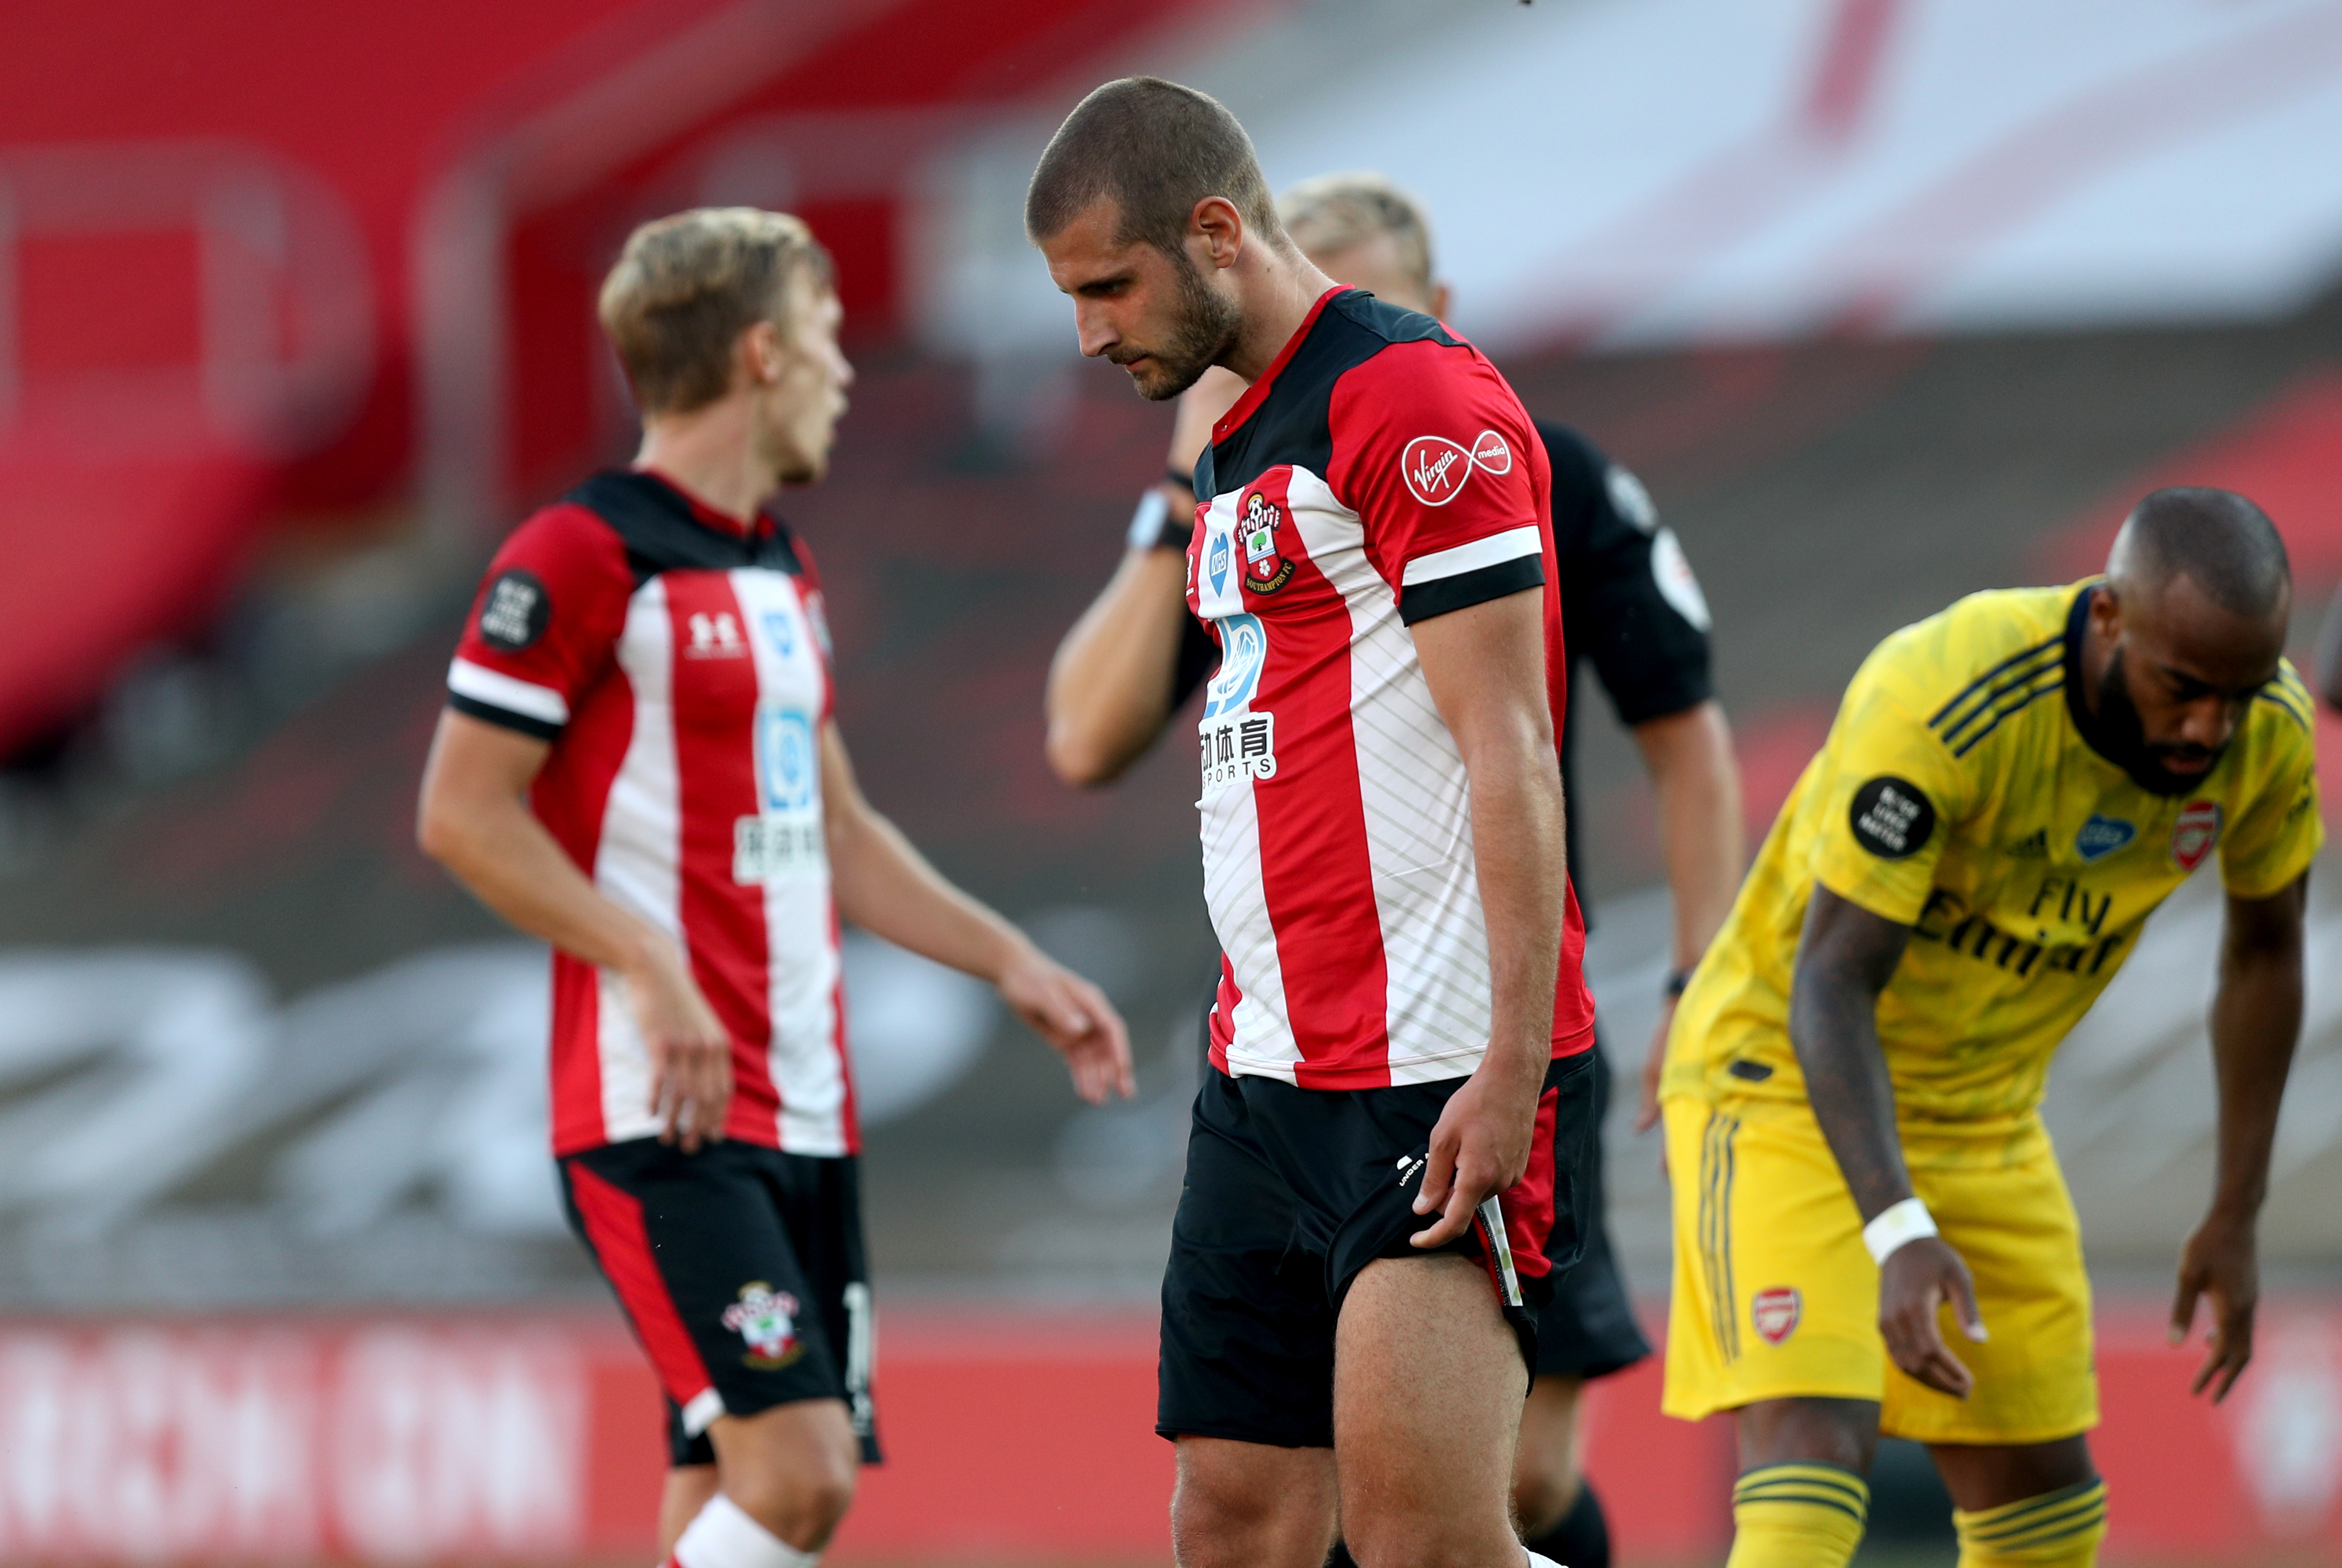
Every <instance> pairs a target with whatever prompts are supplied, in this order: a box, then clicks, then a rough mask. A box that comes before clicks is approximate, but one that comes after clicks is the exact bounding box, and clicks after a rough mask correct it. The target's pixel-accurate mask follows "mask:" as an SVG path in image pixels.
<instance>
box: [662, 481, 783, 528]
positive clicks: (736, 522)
mask: <svg viewBox="0 0 2342 1568" xmlns="http://www.w3.org/2000/svg"><path fill="white" fill-rule="evenodd" d="M634 472H635V473H636V474H641V475H642V476H643V477H644V478H646V479H654V480H656V481H657V482H658V483H659V484H663V485H665V486H666V488H667V489H669V490H672V491H674V492H675V494H676V499H678V500H680V501H681V502H682V503H683V504H684V508H685V510H686V511H687V512H689V513H690V514H691V520H692V521H693V522H694V523H696V524H699V525H700V526H701V527H703V528H709V529H713V530H714V531H715V532H716V533H718V534H724V535H726V537H729V538H733V539H754V538H756V537H757V536H758V535H759V534H764V533H766V532H767V531H768V530H769V529H770V528H771V526H772V523H773V519H772V518H771V517H769V516H767V515H766V514H764V513H761V512H760V513H758V514H756V516H754V517H746V518H742V517H735V516H734V515H733V514H731V513H729V512H723V511H719V510H717V509H716V507H713V506H710V505H709V504H707V503H706V502H705V501H702V500H701V499H700V498H699V497H698V496H696V495H695V494H692V493H691V492H690V491H689V490H688V489H686V487H685V486H684V485H683V484H682V483H681V482H680V481H679V480H677V479H676V478H675V477H674V476H673V475H671V474H662V473H660V472H659V471H658V470H657V469H656V468H636V469H635V470H634Z"/></svg>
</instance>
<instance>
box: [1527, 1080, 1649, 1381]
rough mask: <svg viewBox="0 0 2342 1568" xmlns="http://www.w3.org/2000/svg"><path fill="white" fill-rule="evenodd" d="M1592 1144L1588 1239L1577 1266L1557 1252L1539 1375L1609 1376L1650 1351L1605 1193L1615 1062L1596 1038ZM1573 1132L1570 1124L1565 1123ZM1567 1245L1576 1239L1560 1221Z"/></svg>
mask: <svg viewBox="0 0 2342 1568" xmlns="http://www.w3.org/2000/svg"><path fill="white" fill-rule="evenodd" d="M1593 1055H1594V1067H1593V1073H1594V1131H1593V1134H1592V1139H1593V1146H1592V1148H1591V1150H1590V1152H1589V1153H1588V1154H1587V1157H1586V1225H1585V1238H1586V1246H1585V1251H1584V1252H1583V1253H1581V1254H1580V1256H1579V1257H1578V1260H1577V1263H1576V1266H1574V1267H1573V1266H1570V1265H1568V1264H1566V1263H1562V1262H1560V1261H1559V1260H1558V1259H1555V1258H1554V1253H1553V1252H1552V1250H1551V1249H1550V1248H1548V1249H1547V1252H1546V1257H1547V1258H1548V1259H1552V1260H1553V1261H1554V1264H1555V1266H1554V1271H1553V1281H1554V1285H1553V1299H1552V1300H1551V1301H1549V1302H1547V1303H1546V1304H1545V1309H1544V1310H1543V1311H1542V1312H1540V1313H1537V1352H1536V1374H1537V1375H1538V1376H1539V1377H1576V1378H1588V1379H1591V1378H1596V1377H1607V1376H1609V1375H1610V1373H1614V1372H1620V1371H1623V1370H1625V1369H1626V1368H1627V1367H1630V1366H1632V1365H1634V1364H1635V1363H1636V1362H1638V1361H1641V1360H1642V1359H1643V1358H1644V1357H1645V1356H1647V1355H1649V1354H1650V1353H1651V1342H1650V1341H1648V1340H1646V1339H1645V1338H1644V1337H1643V1330H1642V1327H1641V1325H1640V1324H1638V1323H1636V1321H1635V1307H1634V1303H1633V1301H1632V1300H1631V1299H1630V1298H1629V1297H1628V1295H1627V1293H1626V1279H1625V1277H1624V1276H1623V1275H1622V1274H1621V1273H1619V1270H1618V1258H1617V1254H1616V1253H1615V1252H1614V1251H1613V1250H1612V1249H1611V1246H1610V1221H1609V1216H1608V1211H1607V1210H1606V1208H1605V1207H1604V1205H1603V1199H1602V1124H1603V1121H1604V1118H1606V1116H1608V1114H1610V1064H1609V1063H1608V1062H1607V1061H1606V1059H1604V1057H1603V1055H1602V1047H1601V1045H1600V1044H1596V1046H1595V1048H1594V1052H1593ZM1562 1133H1563V1135H1566V1134H1567V1129H1566V1128H1565V1129H1562ZM1554 1234H1555V1237H1556V1240H1557V1241H1560V1242H1561V1243H1564V1244H1565V1245H1566V1244H1568V1243H1571V1242H1574V1241H1575V1240H1576V1238H1575V1237H1573V1236H1571V1235H1569V1234H1568V1233H1567V1232H1566V1230H1565V1229H1563V1228H1561V1227H1556V1229H1555V1232H1554Z"/></svg>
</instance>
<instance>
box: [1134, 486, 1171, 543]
mask: <svg viewBox="0 0 2342 1568" xmlns="http://www.w3.org/2000/svg"><path fill="white" fill-rule="evenodd" d="M1170 515H1171V503H1170V502H1169V501H1168V500H1167V499H1166V498H1165V496H1164V494H1163V492H1162V491H1160V490H1157V489H1156V488H1155V487H1154V486H1153V485H1149V486H1147V490H1146V494H1144V495H1142V496H1140V497H1139V498H1138V510H1137V511H1136V512H1134V513H1132V514H1130V532H1129V534H1128V535H1127V537H1128V538H1129V540H1130V547H1131V548H1132V549H1134V550H1152V549H1154V548H1155V547H1156V544H1160V543H1161V542H1162V539H1163V524H1164V523H1165V521H1166V520H1167V519H1168V518H1169V517H1170Z"/></svg>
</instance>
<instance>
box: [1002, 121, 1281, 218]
mask: <svg viewBox="0 0 2342 1568" xmlns="http://www.w3.org/2000/svg"><path fill="white" fill-rule="evenodd" d="M1101 196H1110V197H1112V198H1113V199H1114V202H1115V205H1116V207H1117V208H1118V209H1119V212H1120V215H1121V227H1120V229H1119V231H1118V232H1117V234H1116V243H1117V244H1119V245H1133V244H1136V243H1137V242H1138V241H1140V240H1144V241H1146V243H1147V244H1148V245H1153V246H1154V247H1155V248H1156V250H1159V251H1162V252H1164V253H1165V254H1166V255H1180V254H1182V253H1181V251H1180V246H1181V245H1182V244H1183V243H1184V242H1185V241H1186V237H1187V224H1188V221H1189V219H1191V218H1192V217H1193V216H1194V215H1195V212H1196V203H1197V202H1200V201H1202V200H1203V199H1204V198H1205V197H1206V196H1223V197H1226V199H1227V200H1228V201H1229V202H1230V203H1231V204H1233V205H1234V206H1235V207H1236V211H1237V213H1238V214H1239V215H1242V216H1243V218H1244V221H1245V223H1246V225H1247V226H1248V227H1250V228H1251V229H1252V231H1253V232H1254V233H1255V234H1256V235H1259V236H1260V237H1261V238H1263V239H1264V240H1266V241H1267V242H1268V243H1269V244H1270V245H1276V246H1280V247H1281V246H1282V245H1284V244H1285V231H1284V229H1283V228H1282V227H1281V226H1280V225H1278V223H1277V221H1276V202H1275V201H1274V200H1273V199H1271V197H1270V195H1269V191H1268V180H1267V177H1266V175H1263V174H1262V173H1261V172H1260V158H1259V157H1258V155H1256V154H1255V153H1254V152H1253V147H1252V138H1251V137H1250V136H1247V135H1245V128H1244V127H1243V126H1242V125H1238V124H1237V123H1236V116H1235V115H1231V114H1229V113H1228V112H1227V110H1226V108H1224V107H1222V106H1221V105H1220V103H1219V101H1218V100H1217V99H1216V98H1214V97H1212V96H1211V95H1208V94H1205V93H1199V92H1197V91H1196V89H1195V88H1193V87H1183V86H1181V85H1179V84H1178V83H1176V82H1166V81H1164V80H1163V79H1162V78H1160V77H1158V76H1125V77H1124V78H1122V80H1120V81H1118V82H1108V83H1107V84H1106V85H1105V86H1103V87H1100V88H1098V89H1097V90H1096V92H1093V93H1092V94H1091V95H1089V96H1088V97H1086V98H1084V99H1083V100H1082V101H1081V102H1080V103H1078V104H1076V105H1074V112H1073V113H1072V114H1070V115H1066V123H1065V124H1064V125H1059V126H1058V127H1057V134H1056V135H1054V136H1052V137H1050V138H1049V145H1048V146H1047V147H1046V149H1044V151H1043V152H1042V154H1041V162H1040V163H1039V164H1038V165H1036V167H1035V168H1034V170H1033V183H1032V185H1029V186H1027V187H1026V192H1025V233H1026V237H1027V238H1029V239H1030V240H1032V242H1033V243H1034V244H1035V245H1039V244H1041V243H1042V242H1044V241H1046V240H1047V239H1049V238H1050V237H1052V236H1053V235H1056V234H1057V233H1058V232H1059V231H1061V230H1063V229H1064V228H1065V226H1066V225H1067V224H1070V223H1072V222H1073V221H1074V220H1075V219H1076V218H1077V217H1079V216H1080V215H1082V214H1083V213H1084V212H1086V210H1088V208H1089V205H1090V204H1091V203H1092V202H1095V201H1096V200H1097V199H1098V198H1099V197H1101Z"/></svg>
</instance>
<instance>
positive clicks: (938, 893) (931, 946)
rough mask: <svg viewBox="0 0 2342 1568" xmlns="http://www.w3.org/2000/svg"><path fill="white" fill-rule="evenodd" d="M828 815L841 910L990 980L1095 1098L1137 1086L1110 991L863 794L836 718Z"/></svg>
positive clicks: (825, 763) (827, 741) (829, 746)
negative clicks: (942, 869)
mask: <svg viewBox="0 0 2342 1568" xmlns="http://www.w3.org/2000/svg"><path fill="white" fill-rule="evenodd" d="M821 789H822V814H823V818H824V823H825V825H826V829H827V834H828V845H829V868H830V885H831V888H832V891H833V892H834V894H835V895H836V899H837V909H838V913H839V914H841V915H842V916H844V917H845V918H846V919H847V920H850V921H852V922H853V923H854V924H856V925H858V926H860V927H862V928H863V929H864V930H865V931H867V932H869V933H871V934H873V935H875V936H883V937H885V938H886V940H887V941H889V942H892V943H894V944H896V945H898V946H901V947H907V948H909V949H910V950H911V951H912V952H914V953H916V954H920V955H922V956H923V957H927V958H932V959H934V960H935V961H936V963H938V964H949V965H950V966H951V967H952V968H954V969H957V970H960V971H962V972H963V973H965V974H973V975H976V977H977V978H979V979H982V980H987V981H989V982H991V983H992V984H994V985H995V986H996V987H997V988H998V989H999V992H1000V996H1001V1000H1002V1001H1004V1002H1006V1004H1008V1007H1009V1010H1010V1011H1011V1012H1013V1013H1015V1014H1016V1016H1017V1017H1018V1018H1019V1019H1021V1020H1023V1021H1024V1024H1025V1025H1026V1027H1027V1028H1029V1029H1031V1030H1032V1031H1033V1033H1035V1034H1038V1035H1039V1036H1041V1038H1042V1039H1044V1040H1046V1041H1047V1042H1048V1043H1049V1044H1050V1046H1051V1047H1052V1048H1054V1049H1055V1050H1056V1053H1057V1054H1059V1055H1061V1056H1063V1057H1064V1058H1065V1059H1066V1066H1067V1067H1068V1068H1069V1069H1070V1070H1071V1071H1072V1073H1073V1076H1074V1088H1075V1091H1076V1093H1078V1094H1080V1095H1081V1097H1082V1098H1083V1099H1085V1100H1086V1101H1088V1102H1089V1103H1090V1104H1094V1105H1095V1104H1102V1103H1103V1102H1104V1101H1105V1100H1106V1098H1107V1096H1108V1095H1111V1094H1119V1095H1121V1096H1122V1097H1123V1098H1124V1099H1128V1098H1129V1097H1130V1095H1131V1094H1132V1092H1133V1085H1132V1082H1131V1073H1130V1037H1129V1034H1127V1032H1126V1030H1125V1029H1124V1028H1123V1023H1122V1016H1121V1014H1117V1013H1116V1011H1115V1010H1114V1004H1112V1003H1110V1002H1108V1001H1107V1000H1106V995H1105V994H1104V993H1102V992H1100V991H1099V990H1098V988H1097V987H1096V986H1095V985H1092V984H1090V983H1089V982H1088V981H1086V980H1085V979H1083V978H1082V977H1081V976H1080V975H1078V974H1075V973H1073V971H1071V970H1069V969H1067V968H1066V967H1065V966H1064V965H1062V964H1058V963H1057V962H1056V960H1055V959H1053V958H1051V957H1049V956H1048V955H1047V954H1045V953H1043V952H1042V951H1041V950H1040V949H1039V948H1037V947H1036V946H1034V945H1033V943H1032V940H1031V938H1029V937H1027V936H1026V934H1024V933H1023V932H1021V931H1019V930H1017V929H1016V927H1015V926H1014V925H1011V924H1009V923H1008V922H1007V921H1006V920H1004V919H1002V918H1001V917H1000V916H999V915H998V914H995V913H994V912H993V911H992V910H990V909H987V908H986V907H985V905H983V904H979V903H977V902H976V900H975V899H973V898H971V897H969V896H968V895H967V894H966V893H964V892H962V891H961V890H960V889H958V888H956V887H955V886H953V885H952V884H950V883H949V882H946V880H945V879H944V877H943V875H942V874H940V873H938V872H937V871H936V868H935V867H934V866H932V865H929V864H927V862H926V857H925V856H923V855H922V854H919V852H918V851H917V850H916V849H914V848H912V847H911V842H910V840H908V839H906V838H905V837H904V836H903V834H902V830H901V829H899V828H897V827H896V825H895V824H893V823H891V822H889V821H887V820H886V817H884V816H882V815H880V814H878V812H877V811H876V810H875V809H874V808H873V807H872V806H871V804H870V803H869V801H868V800H866V798H864V796H863V794H862V786H861V785H860V784H858V783H857V782H856V779H855V776H854V764H853V763H852V761H851V760H850V759H849V758H848V757H847V756H846V743H845V742H844V741H843V740H842V739H840V738H839V736H838V733H837V725H836V723H835V722H830V723H825V724H823V725H822V730H821Z"/></svg>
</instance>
